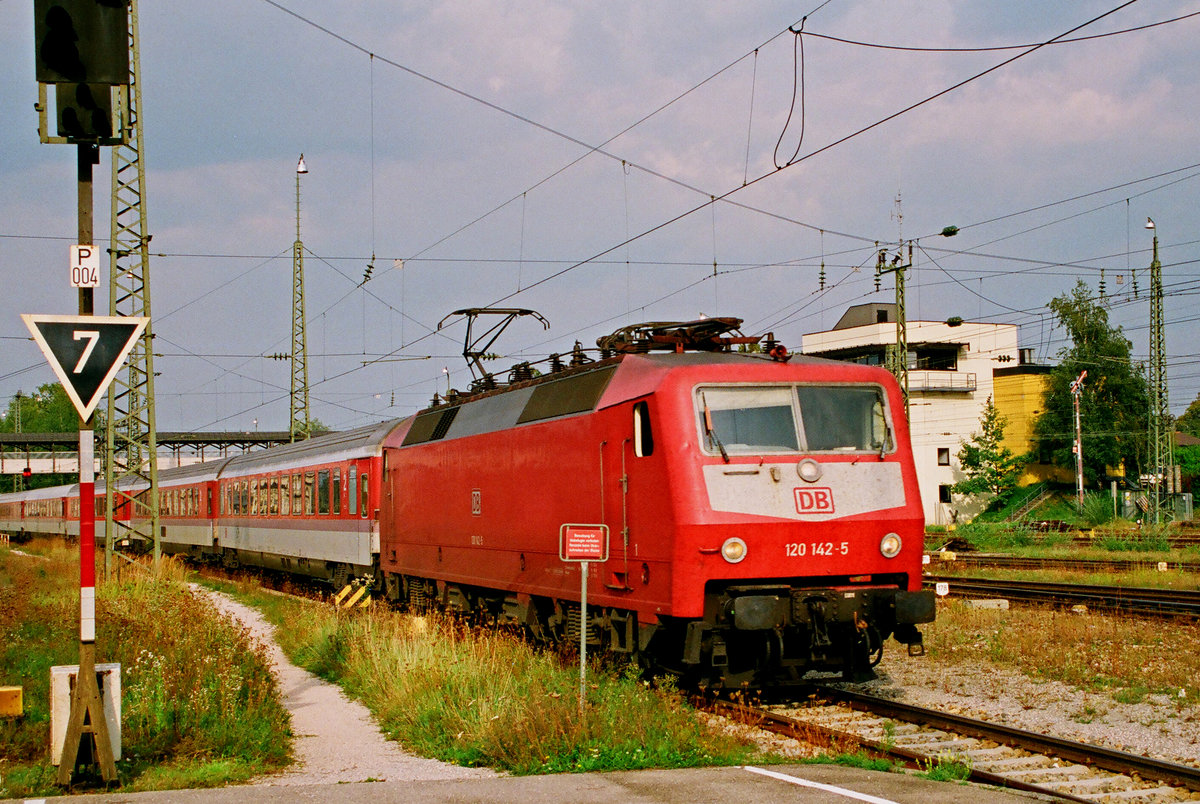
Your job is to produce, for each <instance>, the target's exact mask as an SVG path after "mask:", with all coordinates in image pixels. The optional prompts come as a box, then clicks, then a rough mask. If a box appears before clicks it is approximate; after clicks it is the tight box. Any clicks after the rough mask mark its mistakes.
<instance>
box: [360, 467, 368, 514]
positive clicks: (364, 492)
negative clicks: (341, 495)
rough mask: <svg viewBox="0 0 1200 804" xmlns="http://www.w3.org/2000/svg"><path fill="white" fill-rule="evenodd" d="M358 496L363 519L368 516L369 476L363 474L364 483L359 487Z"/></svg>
mask: <svg viewBox="0 0 1200 804" xmlns="http://www.w3.org/2000/svg"><path fill="white" fill-rule="evenodd" d="M358 497H359V502H360V503H361V504H360V505H359V506H358V515H359V516H360V517H362V518H363V519H366V518H367V476H366V475H365V474H364V475H363V476H362V485H360V486H359V487H358Z"/></svg>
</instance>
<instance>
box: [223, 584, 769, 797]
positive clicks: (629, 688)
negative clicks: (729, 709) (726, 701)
mask: <svg viewBox="0 0 1200 804" xmlns="http://www.w3.org/2000/svg"><path fill="white" fill-rule="evenodd" d="M243 599H244V600H246V601H247V602H249V603H251V604H253V605H256V606H258V607H260V608H261V609H262V610H263V612H264V614H265V615H266V617H267V618H268V619H269V620H271V621H272V622H274V623H275V625H276V626H277V638H278V639H279V642H280V646H281V647H282V648H283V650H284V652H285V653H287V654H288V655H289V656H290V657H291V658H292V661H294V662H296V663H297V664H300V665H302V666H304V667H306V668H307V669H309V670H311V671H314V672H319V673H320V674H321V675H323V676H325V677H326V678H329V679H330V680H333V681H335V682H336V683H338V684H340V685H342V687H343V689H345V690H346V692H347V693H348V694H350V695H352V696H354V697H356V698H359V699H360V700H362V702H363V703H364V704H366V706H367V707H368V708H369V709H371V711H372V712H373V713H374V714H375V716H376V718H377V719H378V721H379V723H380V726H381V728H382V729H383V731H384V732H385V733H386V734H388V735H389V736H390V737H392V738H393V739H396V740H398V741H400V742H401V743H403V744H404V745H405V746H406V747H407V748H408V749H409V750H411V751H414V752H415V753H418V754H421V755H423V756H429V757H434V758H437V759H442V760H445V761H449V762H454V763H457V764H460V765H467V766H488V767H493V768H496V769H498V770H503V771H508V772H510V773H515V774H533V773H561V772H579V771H601V770H632V769H639V768H669V767H694V766H701V765H725V764H734V763H741V762H745V761H747V760H748V759H749V757H750V756H751V754H752V749H751V747H749V746H747V745H744V744H742V743H740V742H738V741H736V740H734V739H732V738H729V737H723V736H718V735H715V734H713V733H711V732H709V731H708V730H707V728H706V727H705V726H703V725H702V723H701V722H700V721H699V719H698V718H696V717H695V715H694V713H693V711H692V710H691V709H690V708H689V707H688V706H687V705H686V703H685V702H684V701H683V699H682V697H681V696H680V695H679V694H678V693H677V692H676V691H675V689H674V687H673V685H672V684H671V683H670V681H669V680H666V679H664V680H663V681H662V683H659V684H657V685H653V686H651V685H647V684H646V683H645V682H644V681H643V680H642V679H641V676H640V673H639V672H638V670H637V668H636V667H631V666H630V665H629V664H628V663H624V664H614V663H611V662H609V663H608V666H606V665H605V664H604V663H601V662H592V663H590V666H589V670H588V680H589V687H588V689H587V690H586V693H587V695H586V702H585V708H584V711H583V713H582V714H581V713H580V711H579V675H578V671H577V670H576V669H573V668H571V667H570V666H569V665H564V663H563V662H562V661H561V660H560V659H559V658H558V657H556V656H555V655H553V654H552V653H549V652H539V651H537V650H535V649H533V648H532V647H531V646H530V645H529V644H527V643H526V642H524V641H522V640H520V639H515V638H513V637H512V636H511V635H507V634H505V633H503V632H497V631H493V630H490V629H484V628H474V627H471V626H470V625H467V624H465V623H464V622H463V621H462V620H460V619H454V618H448V617H443V616H441V615H438V614H428V615H422V616H412V615H408V614H401V613H397V612H392V611H388V610H386V609H372V610H369V611H366V612H356V613H353V614H347V613H344V612H338V611H335V610H332V609H327V608H323V607H319V606H316V605H312V604H308V603H304V602H300V601H295V600H290V599H284V598H279V597H273V596H266V595H259V594H253V593H247V594H246V595H244V596H243Z"/></svg>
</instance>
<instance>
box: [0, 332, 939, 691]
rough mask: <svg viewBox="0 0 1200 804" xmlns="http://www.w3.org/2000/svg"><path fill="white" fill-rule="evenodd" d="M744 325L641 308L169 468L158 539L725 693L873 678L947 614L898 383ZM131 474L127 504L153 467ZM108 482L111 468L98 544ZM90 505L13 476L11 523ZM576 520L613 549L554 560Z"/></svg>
mask: <svg viewBox="0 0 1200 804" xmlns="http://www.w3.org/2000/svg"><path fill="white" fill-rule="evenodd" d="M738 325H740V321H739V320H738V319H736V318H733V319H705V320H702V321H698V322H679V323H676V322H666V323H654V322H651V323H650V324H646V325H638V326H635V327H627V328H625V329H623V330H619V331H618V332H617V333H614V335H612V336H608V337H606V338H602V339H600V341H598V344H599V346H600V349H599V350H598V352H599V353H598V355H596V356H594V357H592V356H589V354H588V352H590V351H591V350H581V349H580V348H579V345H578V343H577V344H576V348H575V350H574V351H573V352H572V353H571V356H570V360H569V361H564V360H562V359H560V358H559V356H557V355H555V356H552V358H553V359H552V364H551V366H550V368H549V369H548V370H547V371H545V372H542V373H539V372H536V371H533V370H531V368H530V367H529V366H528V364H523V367H522V366H518V367H517V368H516V369H514V373H513V374H512V375H510V377H509V378H508V381H507V382H503V383H500V382H496V381H495V379H494V378H493V377H491V376H490V375H487V376H484V377H481V378H480V380H479V381H477V382H475V383H473V384H472V388H471V390H470V391H468V392H464V393H456V392H448V393H447V394H446V395H445V396H444V397H441V396H437V395H435V397H434V401H433V404H431V405H430V406H429V407H428V408H426V409H424V410H422V411H420V412H418V413H415V414H413V415H411V416H407V417H405V418H401V419H394V420H389V421H383V422H380V423H378V424H373V425H370V426H367V427H361V428H358V429H354V430H350V431H346V432H341V433H332V434H327V435H322V436H318V437H314V438H311V439H308V440H305V441H299V442H296V443H292V444H287V445H282V446H278V447H273V448H268V449H263V450H259V451H254V452H248V453H244V454H240V455H235V456H232V457H224V458H222V459H220V460H215V461H207V462H204V463H199V464H195V465H192V466H188V467H183V468H178V469H168V470H163V471H161V472H159V474H158V485H159V508H160V528H161V532H160V534H159V536H160V544H161V548H162V550H163V551H164V552H165V553H172V554H178V555H181V556H186V557H188V558H190V559H194V560H197V561H214V562H220V563H222V564H224V565H225V566H229V567H236V566H251V567H264V568H270V569H275V570H281V571H284V572H288V573H294V574H297V575H304V576H309V577H311V578H316V579H320V580H323V581H328V582H330V583H332V584H334V585H335V586H338V587H341V586H343V585H345V584H348V583H352V582H358V583H364V584H369V585H371V587H373V589H374V591H375V594H376V595H377V596H378V597H381V598H386V599H387V600H388V601H391V602H393V603H395V604H398V605H402V606H408V607H411V608H414V609H425V608H427V607H431V606H436V607H440V608H443V609H447V610H451V611H457V612H463V613H466V614H469V615H471V616H475V617H479V618H482V619H483V620H485V621H487V622H492V623H497V624H509V625H513V626H517V627H520V628H522V629H524V630H525V631H526V632H527V633H529V634H530V635H531V636H532V637H533V638H534V639H535V640H538V641H545V642H555V641H562V642H565V643H567V644H578V643H579V641H580V640H586V643H587V645H589V646H594V648H592V647H589V651H591V650H593V649H599V650H605V651H608V652H610V653H613V654H616V655H617V656H618V657H619V658H620V657H621V655H622V654H623V655H624V656H625V657H627V658H628V659H629V660H630V661H636V662H638V663H639V664H640V665H641V666H643V667H644V668H647V669H648V670H649V671H651V672H653V673H656V674H671V675H673V676H675V677H677V678H679V679H681V680H682V681H683V683H687V684H695V685H700V686H702V687H706V688H710V689H721V688H725V689H735V688H744V687H747V686H760V685H763V686H765V685H776V686H777V685H787V684H794V683H800V682H801V681H802V679H803V678H804V677H806V676H807V675H809V674H810V673H813V672H833V673H842V674H843V675H844V676H845V677H848V678H863V677H869V676H870V675H871V674H872V672H873V671H872V668H873V667H875V665H876V664H877V663H878V662H879V660H880V657H881V656H882V652H883V647H884V643H885V641H886V640H887V639H888V638H889V637H891V638H894V639H895V640H896V641H897V642H898V643H900V644H901V645H904V646H907V649H908V651H909V652H910V653H913V654H916V653H920V652H922V651H923V643H922V637H921V633H920V630H919V628H918V626H919V625H921V624H923V623H929V622H932V621H933V620H934V617H935V599H934V596H933V593H932V592H930V591H927V590H923V589H922V558H923V551H924V525H923V523H924V519H923V515H922V510H921V503H920V496H919V494H918V491H917V476H916V470H915V467H914V463H913V456H912V448H911V445H910V440H909V433H908V426H907V422H906V417H905V415H904V403H903V399H902V397H901V394H900V389H899V386H898V385H897V383H896V381H895V379H894V377H893V376H892V375H891V374H890V373H889V372H887V371H885V370H883V369H881V368H879V367H873V366H866V365H859V364H855V363H847V362H840V361H832V360H825V359H819V358H809V357H804V356H801V355H793V354H789V353H788V352H787V350H786V349H785V348H784V347H783V346H782V345H780V344H778V343H776V342H775V341H774V340H773V339H770V338H769V339H768V340H766V341H765V342H760V340H759V339H758V338H753V337H745V336H741V335H740V332H739V331H738V329H737V326H738ZM730 333H733V334H730ZM735 347H736V348H735ZM117 491H119V492H120V493H119V494H115V495H114V497H115V499H116V500H118V501H119V502H118V503H117V504H116V508H117V510H116V511H115V513H114V516H115V518H117V519H122V518H124V519H125V520H128V518H129V517H130V515H131V514H130V510H129V509H130V505H129V500H130V499H131V498H132V497H134V496H136V495H138V494H143V495H144V494H145V493H146V491H147V489H146V486H145V485H142V486H140V487H139V486H138V485H137V484H129V485H128V486H127V487H122V488H120V489H118V490H117ZM104 500H105V489H104V486H103V483H97V488H96V502H95V506H96V512H97V540H98V541H99V540H100V539H102V538H103V516H104V506H105V502H104ZM120 501H123V502H120ZM78 519H79V500H78V487H77V486H70V487H58V488H54V489H39V490H36V491H28V492H18V493H10V494H0V532H7V533H10V534H13V535H18V534H30V533H65V534H71V533H72V532H74V533H77V532H78ZM572 527H584V528H593V529H594V531H593V532H599V533H603V534H604V535H605V536H606V539H607V555H606V560H603V561H600V560H593V561H588V562H586V563H584V562H580V561H564V560H563V559H564V554H563V552H562V548H563V534H564V532H565V531H569V530H570V528H572ZM585 569H586V572H587V573H588V575H587V583H588V586H587V588H588V590H589V591H588V594H587V599H586V606H584V605H581V589H580V587H581V580H582V578H581V572H583V571H584V570H585ZM585 610H586V617H585V616H584V614H583V612H584V611H585Z"/></svg>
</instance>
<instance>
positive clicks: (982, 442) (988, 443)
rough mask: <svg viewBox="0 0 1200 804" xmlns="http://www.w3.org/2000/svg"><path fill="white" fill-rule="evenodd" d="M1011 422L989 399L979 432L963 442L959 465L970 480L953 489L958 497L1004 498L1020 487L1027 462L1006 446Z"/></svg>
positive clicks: (961, 482)
mask: <svg viewBox="0 0 1200 804" xmlns="http://www.w3.org/2000/svg"><path fill="white" fill-rule="evenodd" d="M1006 424H1008V421H1007V420H1006V419H1005V418H1004V417H1003V416H1001V415H1000V411H998V410H996V405H995V403H993V402H992V398H991V397H990V396H989V397H988V399H987V404H986V405H984V407H983V416H982V417H980V419H979V432H977V433H975V434H974V435H972V436H971V440H970V441H961V440H960V441H959V444H961V445H962V448H961V449H960V450H959V451H958V463H959V465H960V466H961V467H962V470H963V473H964V474H965V475H966V477H965V478H964V479H962V480H960V481H958V482H957V483H955V484H954V486H953V487H951V491H953V492H954V493H955V494H991V495H994V496H996V497H1003V496H1005V495H1007V494H1008V493H1009V492H1011V491H1012V490H1013V489H1015V488H1016V487H1017V481H1018V480H1020V478H1021V470H1022V469H1023V468H1024V466H1025V464H1026V462H1027V459H1026V458H1025V457H1024V456H1017V455H1014V454H1013V451H1012V450H1010V449H1009V448H1008V447H1005V446H1003V444H1001V442H1002V441H1003V440H1004V427H1005V425H1006Z"/></svg>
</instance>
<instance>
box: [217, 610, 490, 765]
mask: <svg viewBox="0 0 1200 804" xmlns="http://www.w3.org/2000/svg"><path fill="white" fill-rule="evenodd" d="M196 588H197V590H198V591H199V592H200V593H201V594H206V595H208V596H209V598H210V599H211V600H212V601H213V603H214V604H215V605H216V607H217V609H218V610H220V611H221V612H223V613H225V614H228V615H229V616H231V617H233V618H234V619H235V620H236V621H238V622H240V623H241V624H242V625H244V626H246V627H247V628H249V629H250V633H251V634H252V635H253V636H254V638H255V639H257V640H259V641H260V642H262V643H263V644H264V645H266V646H267V648H268V649H269V651H270V655H271V661H272V663H273V665H274V670H275V673H276V675H277V676H278V678H279V686H280V689H281V690H282V692H283V698H284V700H283V702H284V705H285V706H286V707H287V709H288V711H289V712H291V715H292V733H293V734H294V735H295V743H294V749H295V755H296V762H295V764H294V765H292V766H291V768H289V769H288V770H286V771H284V772H283V773H281V774H278V775H274V776H264V777H262V778H260V779H258V780H257V781H256V782H254V783H255V784H260V785H308V784H328V783H334V782H365V781H368V780H372V781H382V780H387V781H393V782H394V781H404V780H425V779H466V778H480V777H486V776H494V775H495V774H494V773H493V772H492V771H490V770H484V769H477V768H462V767H459V766H457V765H449V764H447V763H445V762H438V761H437V760H433V759H423V758H421V757H415V756H412V755H411V754H406V753H405V752H404V751H403V750H402V749H401V748H400V747H399V746H398V745H397V744H396V743H394V742H389V741H388V740H386V739H384V737H383V735H382V734H381V733H380V731H379V727H378V726H377V725H376V724H375V721H374V719H373V718H372V717H371V713H370V712H369V711H368V710H367V708H366V707H365V706H363V705H362V704H361V703H359V702H358V701H352V700H350V699H349V698H347V697H346V696H345V694H343V693H342V691H341V689H340V688H339V687H337V686H335V685H333V684H330V683H329V682H327V681H324V680H322V679H319V678H317V677H316V676H314V675H313V674H312V673H309V672H308V671H307V670H302V669H301V668H299V667H297V666H296V665H294V664H292V663H291V662H289V661H288V660H287V657H285V656H284V655H283V651H282V650H280V648H279V646H278V645H276V644H275V640H274V632H275V629H274V626H272V625H271V624H270V623H268V622H267V621H266V620H265V619H263V617H262V615H261V614H259V612H258V611H257V610H256V609H253V608H251V607H249V606H244V605H242V604H241V603H238V602H236V601H235V600H233V599H232V598H230V597H228V596H226V595H223V594H221V593H219V592H210V591H207V590H202V589H199V587H196Z"/></svg>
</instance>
